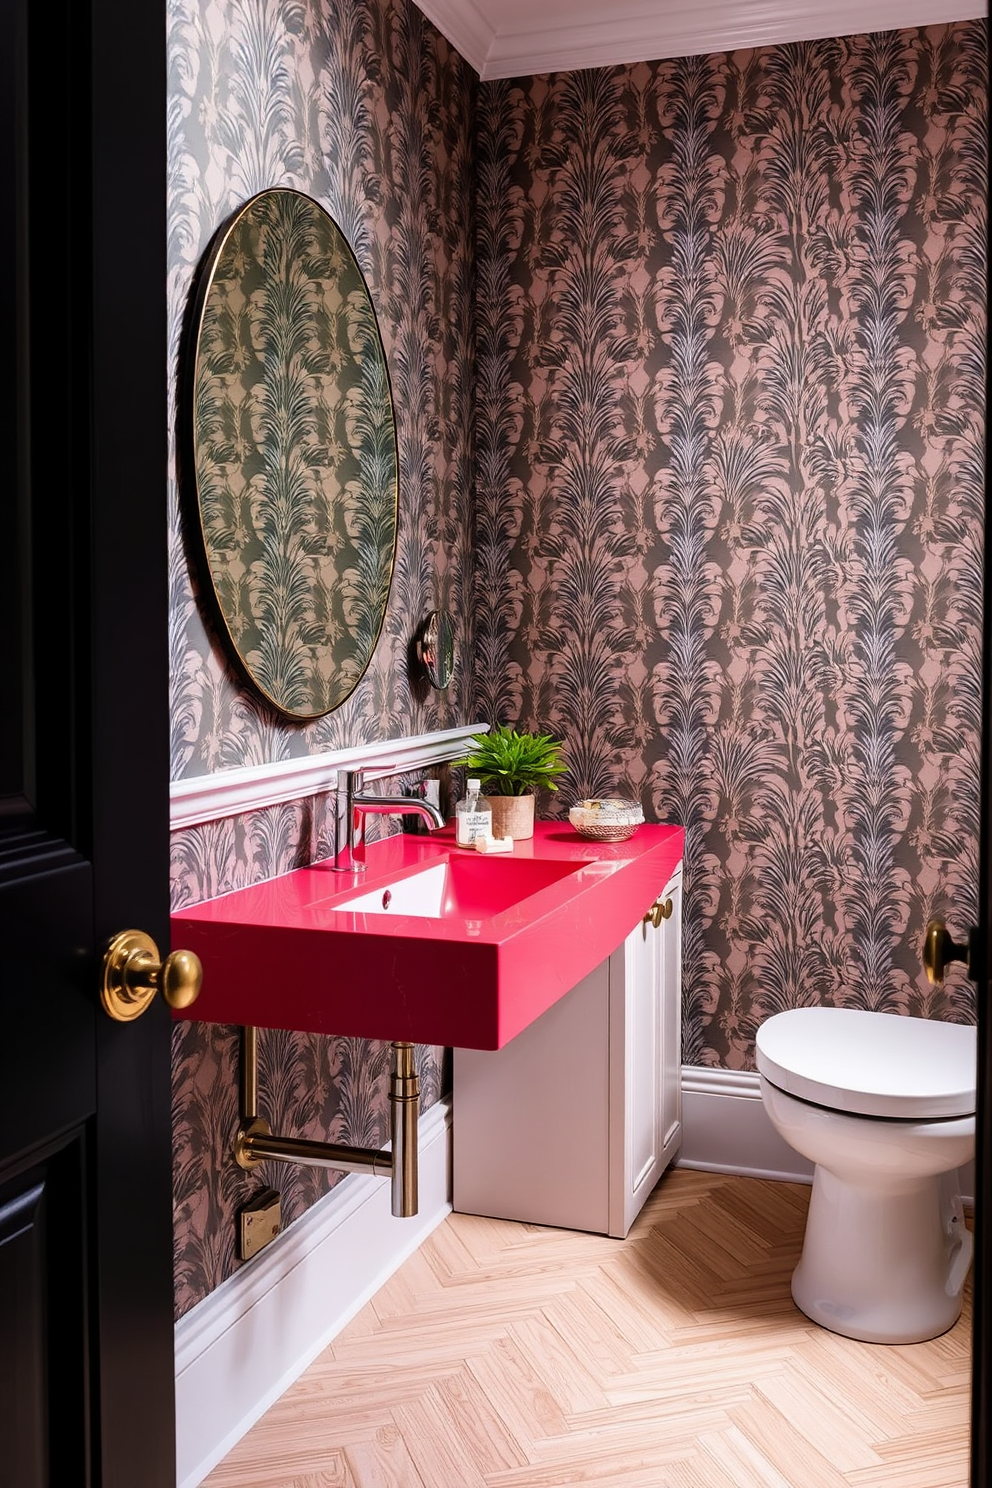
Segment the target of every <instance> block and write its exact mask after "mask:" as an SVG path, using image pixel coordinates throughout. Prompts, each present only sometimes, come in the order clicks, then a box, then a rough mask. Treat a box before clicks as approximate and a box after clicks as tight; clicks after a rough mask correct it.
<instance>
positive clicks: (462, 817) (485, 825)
mask: <svg viewBox="0 0 992 1488" xmlns="http://www.w3.org/2000/svg"><path fill="white" fill-rule="evenodd" d="M492 832H493V812H492V807H491V806H490V804H489V802H488V801H487V800H486V798H485V796H484V795H483V794H482V781H481V780H468V781H466V783H465V795H464V796H463V797H462V799H461V800H460V801H459V802H458V804H457V805H456V806H455V842H456V844H457V845H458V847H472V846H473V844H474V842H475V839H476V838H477V837H491V836H492Z"/></svg>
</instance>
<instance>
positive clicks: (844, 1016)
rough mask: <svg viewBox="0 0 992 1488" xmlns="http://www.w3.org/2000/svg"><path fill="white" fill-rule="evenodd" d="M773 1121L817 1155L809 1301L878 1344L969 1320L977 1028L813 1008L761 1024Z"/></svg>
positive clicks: (807, 1252)
mask: <svg viewBox="0 0 992 1488" xmlns="http://www.w3.org/2000/svg"><path fill="white" fill-rule="evenodd" d="M757 1062H758V1070H759V1073H760V1075H761V1098H762V1101H763V1102H764V1105H765V1109H766V1111H767V1112H768V1115H769V1117H770V1118H771V1121H772V1124H773V1125H774V1127H775V1129H776V1130H777V1131H778V1132H779V1134H780V1135H781V1136H782V1137H783V1138H784V1139H785V1141H786V1142H788V1143H789V1145H790V1146H791V1147H793V1148H795V1150H796V1151H797V1152H801V1153H802V1154H803V1156H804V1157H807V1158H809V1160H810V1161H811V1162H813V1163H815V1165H816V1167H815V1171H814V1175H813V1192H812V1195H811V1197H810V1205H809V1214H808V1217H807V1220H806V1236H805V1240H804V1243H803V1253H802V1258H801V1259H800V1262H799V1265H798V1266H797V1267H796V1270H795V1272H794V1274H793V1278H792V1295H793V1297H794V1299H795V1301H796V1304H797V1306H799V1307H800V1308H802V1310H803V1312H804V1313H805V1314H806V1315H807V1317H810V1318H812V1319H813V1321H814V1322H816V1323H820V1324H822V1326H823V1327H825V1328H829V1329H831V1331H832V1332H834V1333H843V1334H845V1335H846V1336H847V1337H848V1338H860V1339H863V1340H865V1341H866V1342H868V1343H919V1342H921V1341H922V1340H923V1339H925V1338H935V1337H936V1336H937V1335H938V1334H939V1333H943V1332H945V1331H946V1330H947V1329H948V1328H950V1327H951V1326H952V1325H953V1324H954V1323H955V1322H956V1320H957V1318H958V1316H959V1315H960V1312H961V1294H962V1289H963V1287H964V1282H965V1278H966V1277H967V1274H968V1267H969V1265H970V1263H971V1252H972V1237H971V1234H970V1233H969V1231H968V1230H967V1229H966V1228H965V1224H964V1216H963V1213H962V1209H961V1198H960V1194H959V1190H958V1172H957V1170H958V1168H959V1167H961V1166H962V1165H963V1164H964V1163H966V1162H968V1161H969V1160H970V1159H971V1158H972V1157H973V1155H974V1151H975V1076H976V1062H977V1035H976V1030H975V1029H974V1028H973V1027H970V1026H965V1025H962V1024H957V1023H936V1022H932V1021H930V1020H929V1019H925V1018H907V1017H902V1016H900V1015H897V1014H894V1013H869V1012H862V1011H861V1010H859V1009H855V1008H836V1007H808V1008H793V1009H791V1010H790V1011H789V1012H785V1013H776V1014H774V1016H772V1017H771V1018H768V1019H767V1020H766V1022H764V1023H763V1024H762V1025H761V1027H760V1028H759V1029H758V1036H757Z"/></svg>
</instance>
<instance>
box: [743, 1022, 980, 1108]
mask: <svg viewBox="0 0 992 1488" xmlns="http://www.w3.org/2000/svg"><path fill="white" fill-rule="evenodd" d="M977 1050H978V1045H977V1033H976V1030H975V1028H974V1027H972V1026H971V1025H967V1024H961V1023H937V1022H934V1021H933V1020H932V1019H929V1018H905V1017H902V1016H901V1015H900V1014H898V1013H869V1012H864V1011H862V1010H861V1009H860V1008H836V1007H808V1008H791V1009H790V1010H789V1011H788V1012H785V1013H775V1014H774V1015H773V1016H772V1017H771V1018H768V1019H767V1020H766V1021H765V1022H764V1023H762V1025H761V1027H760V1028H759V1029H758V1037H757V1061H758V1069H759V1071H760V1072H761V1074H763V1075H764V1076H765V1078H766V1079H767V1080H770V1081H771V1083H772V1084H773V1085H777V1086H778V1087H779V1089H780V1090H784V1091H785V1092H786V1094H787V1095H796V1096H798V1097H799V1098H800V1100H808V1101H814V1102H815V1103H816V1104H817V1105H820V1106H828V1107H830V1109H831V1110H835V1111H852V1112H854V1113H856V1114H858V1115H862V1116H894V1117H901V1118H902V1119H903V1120H911V1119H913V1118H919V1119H925V1118H928V1117H939V1116H969V1115H971V1113H972V1112H973V1111H974V1109H975V1077H976V1065H977Z"/></svg>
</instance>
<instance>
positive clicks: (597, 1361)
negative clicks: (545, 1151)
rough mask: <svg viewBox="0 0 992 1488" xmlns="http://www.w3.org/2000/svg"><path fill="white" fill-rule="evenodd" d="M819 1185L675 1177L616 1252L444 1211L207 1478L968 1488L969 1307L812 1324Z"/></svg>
mask: <svg viewBox="0 0 992 1488" xmlns="http://www.w3.org/2000/svg"><path fill="white" fill-rule="evenodd" d="M808 1198H809V1189H808V1188H806V1187H804V1186H802V1185H799V1184H791V1183H771V1182H764V1181H760V1180H757V1179H752V1178H727V1177H722V1176H717V1175H713V1174H709V1173H697V1172H692V1171H690V1170H688V1169H675V1170H674V1171H673V1172H670V1173H669V1174H668V1175H667V1176H666V1177H665V1178H663V1179H662V1181H661V1183H660V1185H659V1186H658V1188H657V1189H656V1191H655V1193H654V1194H653V1196H652V1197H651V1199H650V1200H649V1201H648V1204H647V1206H646V1207H645V1209H644V1210H643V1212H642V1214H641V1216H640V1218H639V1219H638V1221H637V1222H636V1224H635V1226H634V1228H633V1229H632V1231H631V1233H630V1235H629V1236H628V1238H627V1239H626V1240H625V1241H623V1240H610V1239H606V1238H604V1237H602V1236H595V1235H585V1234H577V1233H574V1232H571V1231H567V1230H553V1229H547V1228H542V1227H539V1226H535V1225H524V1224H509V1223H506V1222H503V1221H499V1220H489V1219H477V1218H473V1217H470V1216H467V1215H460V1214H455V1215H451V1216H450V1217H449V1218H448V1219H447V1220H446V1221H445V1223H444V1224H442V1225H441V1226H440V1227H439V1228H438V1229H437V1230H435V1231H434V1233H433V1235H431V1237H430V1238H429V1239H428V1240H427V1241H426V1243H425V1244H424V1245H423V1246H422V1247H421V1248H420V1250H419V1251H418V1252H417V1253H416V1254H415V1255H414V1256H412V1257H411V1258H410V1260H408V1261H407V1262H406V1263H405V1264H404V1265H403V1266H402V1267H401V1269H400V1270H399V1271H397V1272H396V1274H395V1275H394V1276H393V1277H392V1278H391V1280H390V1281H389V1282H387V1284H386V1285H385V1286H384V1287H383V1288H382V1289H381V1290H380V1291H379V1292H378V1293H377V1294H376V1296H375V1297H374V1298H373V1300H372V1301H371V1302H369V1303H368V1304H367V1305H366V1306H365V1307H364V1308H363V1310H362V1311H361V1312H360V1313H359V1314H358V1315H357V1317H355V1318H354V1320H353V1321H352V1322H351V1323H350V1324H349V1325H348V1327H347V1328H346V1329H345V1330H344V1331H343V1332H342V1333H340V1334H339V1335H338V1337H337V1338H336V1339H335V1341H334V1343H333V1344H332V1345H331V1346H330V1347H329V1348H328V1349H327V1350H325V1352H324V1353H323V1354H322V1355H321V1356H320V1357H319V1358H318V1359H317V1360H316V1361H315V1362H314V1363H313V1364H312V1365H311V1366H310V1368H309V1369H308V1370H307V1371H306V1373H305V1374H304V1375H302V1376H301V1377H300V1379H299V1380H297V1382H296V1383H295V1384H294V1385H293V1386H292V1387H291V1388H290V1389H289V1390H288V1391H287V1393H286V1394H285V1395H284V1396H283V1397H282V1399H281V1400H279V1401H278V1402H277V1403H276V1404H275V1405H274V1406H273V1407H272V1409H271V1410H270V1411H269V1412H268V1413H267V1414H266V1415H265V1416H264V1417H263V1419H262V1420H261V1421H259V1422H258V1424H257V1425H256V1426H255V1427H254V1428H253V1429H252V1430H251V1431H250V1432H249V1433H248V1435H247V1436H245V1437H244V1438H243V1439H242V1441H241V1442H240V1443H239V1444H238V1445H237V1446H236V1447H235V1449H234V1450H233V1451H232V1452H231V1453H230V1455H229V1456H228V1457H227V1458H226V1459H225V1460H224V1461H223V1462H222V1463H220V1464H219V1466H218V1467H216V1468H215V1469H214V1471H213V1472H212V1473H211V1474H210V1476H209V1477H208V1478H207V1479H206V1483H205V1488H565V1485H569V1488H570V1485H583V1488H965V1485H966V1484H967V1480H968V1466H967V1451H968V1423H969V1388H970V1331H971V1324H970V1306H969V1304H968V1303H967V1302H966V1310H965V1314H964V1315H963V1316H962V1318H961V1320H960V1321H959V1322H958V1323H957V1325H956V1326H955V1327H954V1328H953V1329H952V1330H951V1331H950V1332H949V1333H946V1334H945V1335H944V1336H943V1337H942V1338H938V1339H934V1340H933V1341H932V1342H930V1343H918V1344H912V1345H908V1346H905V1347H885V1346H880V1345H877V1344H865V1343H855V1342H852V1341H851V1340H849V1339H844V1338H838V1337H836V1336H835V1335H834V1334H831V1333H828V1332H826V1331H825V1330H824V1329H822V1328H818V1327H815V1326H814V1325H813V1324H812V1323H810V1322H809V1321H808V1320H807V1319H806V1318H805V1317H804V1316H803V1315H802V1313H800V1312H799V1311H798V1310H797V1308H796V1307H795V1305H794V1304H793V1302H792V1299H791V1296H790V1294H789V1279H790V1276H791V1273H792V1269H793V1267H794V1265H795V1263H796V1261H797V1259H798V1256H799V1252H800V1249H801V1245H802V1233H803V1225H804V1222H805V1215H806V1205H807V1201H808Z"/></svg>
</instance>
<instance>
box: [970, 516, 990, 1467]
mask: <svg viewBox="0 0 992 1488" xmlns="http://www.w3.org/2000/svg"><path fill="white" fill-rule="evenodd" d="M987 506H988V502H987V500H986V507H987ZM984 630H985V636H984V665H983V669H982V685H983V698H982V804H981V842H982V846H981V868H980V874H981V884H980V915H981V923H980V925H979V926H978V928H977V930H976V931H973V932H972V937H971V957H970V971H971V974H972V976H973V977H974V980H975V983H976V986H977V991H978V1114H977V1127H978V1131H977V1140H976V1151H975V1260H974V1274H973V1277H972V1282H973V1286H974V1294H973V1295H974V1308H975V1313H974V1333H973V1337H974V1352H973V1357H972V1376H971V1380H972V1395H971V1401H972V1404H971V1488H987V1485H988V1484H989V1483H992V1440H990V1436H989V1412H990V1409H992V1295H990V1293H992V1237H990V1234H989V1221H990V1218H992V1207H990V1206H992V1030H990V1029H989V1016H990V1013H992V518H990V516H989V513H988V511H986V521H985V614H984Z"/></svg>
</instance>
